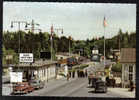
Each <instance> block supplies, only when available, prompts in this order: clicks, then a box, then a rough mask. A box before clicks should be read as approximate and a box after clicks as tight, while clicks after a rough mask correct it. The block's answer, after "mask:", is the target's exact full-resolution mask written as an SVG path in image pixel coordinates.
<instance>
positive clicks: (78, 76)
mask: <svg viewBox="0 0 139 100" xmlns="http://www.w3.org/2000/svg"><path fill="white" fill-rule="evenodd" d="M79 73H80V72H79V70H77V76H78V78H79V77H80V75H79Z"/></svg>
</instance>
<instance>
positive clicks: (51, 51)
mask: <svg viewBox="0 0 139 100" xmlns="http://www.w3.org/2000/svg"><path fill="white" fill-rule="evenodd" d="M52 48H53V43H52V34H51V61H52Z"/></svg>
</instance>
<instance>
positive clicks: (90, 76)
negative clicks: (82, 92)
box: [88, 73, 93, 86]
mask: <svg viewBox="0 0 139 100" xmlns="http://www.w3.org/2000/svg"><path fill="white" fill-rule="evenodd" d="M92 76H93V74H92V73H90V74H89V76H88V86H90V85H91V81H92V78H93V77H92Z"/></svg>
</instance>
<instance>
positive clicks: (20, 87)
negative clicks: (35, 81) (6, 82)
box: [13, 82, 34, 94]
mask: <svg viewBox="0 0 139 100" xmlns="http://www.w3.org/2000/svg"><path fill="white" fill-rule="evenodd" d="M32 91H34V88H33V87H32V86H30V85H29V84H28V82H22V83H17V84H15V85H14V88H13V94H26V93H29V92H32Z"/></svg>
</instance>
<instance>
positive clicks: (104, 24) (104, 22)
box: [103, 16, 107, 27]
mask: <svg viewBox="0 0 139 100" xmlns="http://www.w3.org/2000/svg"><path fill="white" fill-rule="evenodd" d="M103 26H104V27H106V26H107V22H106V19H105V16H104V20H103Z"/></svg>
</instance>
